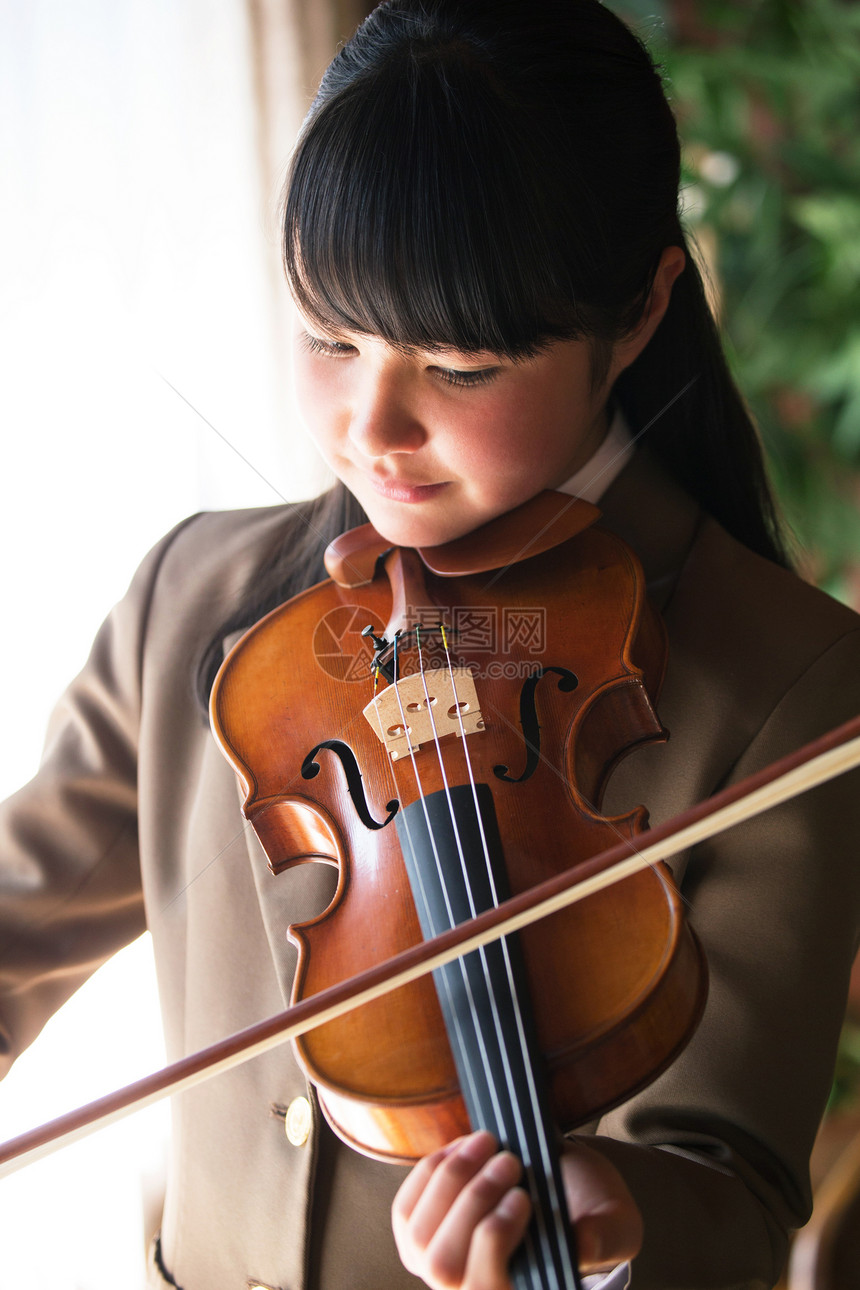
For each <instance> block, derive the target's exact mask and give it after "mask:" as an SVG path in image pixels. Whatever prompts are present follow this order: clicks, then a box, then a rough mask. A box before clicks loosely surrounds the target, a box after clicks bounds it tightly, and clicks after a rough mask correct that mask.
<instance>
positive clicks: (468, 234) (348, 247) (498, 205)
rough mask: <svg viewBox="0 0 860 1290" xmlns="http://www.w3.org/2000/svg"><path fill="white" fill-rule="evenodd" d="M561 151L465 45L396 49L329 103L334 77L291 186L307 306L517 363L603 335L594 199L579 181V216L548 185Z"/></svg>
mask: <svg viewBox="0 0 860 1290" xmlns="http://www.w3.org/2000/svg"><path fill="white" fill-rule="evenodd" d="M335 63H337V60H335ZM564 151H565V149H564V148H563V146H562V144H561V142H560V140H559V138H547V137H546V136H545V132H544V131H543V130H542V128H541V126H540V123H539V122H538V121H537V120H536V119H532V114H531V113H530V112H529V108H528V105H527V104H522V103H514V102H512V101H511V100H510V97H509V96H508V95H507V94H506V93H504V92H502V91H500V90H498V89H497V87H496V85H495V84H494V81H493V78H492V76H491V74H490V73H489V72H488V71H487V69H486V68H485V66H484V65H483V63H482V61H481V59H480V57H476V55H475V52H474V50H473V49H470V48H469V47H468V46H467V45H466V44H465V43H460V42H452V44H451V47H450V48H449V49H448V50H446V56H444V57H441V58H440V57H439V54H438V51H436V53H435V54H434V56H433V57H432V58H431V57H429V56H427V57H422V52H421V50H420V49H419V50H417V51H416V50H415V49H414V48H413V49H412V50H411V51H408V52H407V53H406V54H401V53H400V52H399V51H398V54H396V55H394V56H393V57H390V58H389V60H388V62H387V64H386V65H385V66H384V67H383V68H381V69H377V72H376V75H375V77H374V78H373V81H372V82H371V81H370V80H369V79H368V78H365V77H361V76H359V77H357V78H355V79H354V80H353V81H352V83H351V84H348V85H347V86H346V87H344V88H342V89H340V90H339V92H338V93H337V94H333V95H332V96H331V97H330V98H328V99H326V94H325V82H324V83H323V87H322V90H321V93H320V96H319V98H318V100H317V103H316V104H315V106H314V108H313V109H312V113H311V115H310V117H309V120H308V122H307V123H306V126H305V129H304V132H303V134H302V136H301V138H300V140H299V144H298V147H297V151H296V153H295V156H294V158H293V163H292V167H291V172H290V178H289V182H288V186H287V191H286V197H285V206H284V261H285V269H286V273H287V278H288V281H289V284H290V288H291V290H292V292H293V295H294V297H295V299H296V301H297V303H298V305H299V306H300V308H301V309H302V311H303V312H304V314H305V315H306V316H307V317H308V318H309V319H310V320H312V321H314V322H316V323H318V324H320V325H321V326H322V327H323V328H326V329H330V330H332V331H334V332H335V333H336V332H337V331H338V330H339V329H343V330H346V331H353V332H358V333H363V334H369V335H374V336H381V337H383V338H384V339H385V340H387V341H388V342H389V343H391V344H393V345H398V346H403V347H409V348H413V347H414V348H420V349H429V350H434V349H443V348H452V349H455V350H458V351H461V352H464V353H472V352H479V351H490V352H492V353H496V354H501V355H506V356H508V357H510V358H514V359H516V358H523V357H527V356H528V355H530V354H534V353H536V352H537V351H538V350H540V349H541V348H542V347H544V346H545V345H546V344H548V343H550V342H551V341H552V340H555V339H562V338H563V339H572V338H579V337H585V336H598V337H601V336H602V335H604V334H605V333H606V332H607V328H608V323H607V319H606V318H604V317H603V313H602V311H601V310H600V309H599V308H595V307H594V306H593V305H591V306H590V305H589V303H588V302H589V297H591V299H592V300H593V299H594V298H595V296H596V292H592V290H591V288H592V287H593V286H595V285H596V283H597V282H598V281H599V279H600V275H601V272H602V271H603V272H604V274H605V270H606V263H605V260H604V257H601V256H595V248H598V249H599V248H600V247H601V246H602V245H603V244H604V240H603V238H602V237H601V235H600V232H599V229H600V218H599V211H597V210H596V209H595V207H596V206H597V203H596V202H595V201H594V200H593V199H592V197H591V195H590V194H589V192H588V189H587V187H586V185H585V184H584V183H583V184H582V185H580V187H579V189H578V196H579V201H578V202H577V204H576V205H577V218H576V220H575V221H572V220H571V219H570V217H569V215H568V214H567V212H568V211H569V208H570V203H569V201H566V200H565V201H562V200H558V201H556V200H555V198H554V195H553V194H552V193H549V194H548V193H547V191H546V188H547V184H546V175H547V174H553V173H555V172H557V171H558V170H559V169H560V168H561V169H563V168H564V166H563V163H562V165H561V166H560V164H559V156H560V154H563V153H564ZM539 175H542V176H543V178H542V179H540V180H538V176H539ZM564 186H565V187H566V188H567V189H568V192H569V187H570V176H569V174H568V176H567V178H566V180H565V181H564ZM564 216H566V218H565V224H566V226H565V227H561V226H560V224H559V220H560V217H564ZM574 224H575V226H572V225H574ZM601 261H603V263H601Z"/></svg>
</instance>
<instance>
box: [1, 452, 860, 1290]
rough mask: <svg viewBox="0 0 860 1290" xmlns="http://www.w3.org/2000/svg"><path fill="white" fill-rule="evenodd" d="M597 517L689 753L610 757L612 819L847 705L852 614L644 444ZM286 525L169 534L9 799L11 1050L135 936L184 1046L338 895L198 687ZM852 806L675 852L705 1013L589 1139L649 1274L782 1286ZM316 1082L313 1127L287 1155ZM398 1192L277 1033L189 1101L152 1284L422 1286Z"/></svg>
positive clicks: (841, 946) (828, 804)
mask: <svg viewBox="0 0 860 1290" xmlns="http://www.w3.org/2000/svg"><path fill="white" fill-rule="evenodd" d="M603 505H604V512H605V517H606V522H607V523H608V524H609V525H610V526H611V527H614V528H615V529H617V530H618V531H619V532H620V533H621V534H622V535H623V536H624V537H626V538H627V540H628V541H630V543H631V545H633V547H634V548H635V549H636V550H637V551H638V552H639V554H640V556H641V558H642V560H643V562H644V565H645V568H646V572H647V575H648V578H649V584H650V587H651V591H652V594H653V595H654V597H655V599H656V600H657V601H658V603H659V604H660V606H661V607H662V608H663V610H664V613H665V616H666V622H667V626H668V630H669V639H670V663H669V669H668V674H667V678H666V684H665V688H664V692H663V696H662V700H661V705H660V712H661V717H662V719H663V721H664V723H665V725H666V726H667V727H668V728H669V730H670V731H671V738H670V740H669V742H668V744H666V745H664V746H656V747H652V748H649V749H647V750H644V751H641V752H638V753H636V754H635V755H634V756H631V757H630V758H628V759H627V760H626V761H625V762H624V763H623V764H622V765H621V767H620V768H619V769H618V771H617V772H616V774H615V776H614V778H613V781H612V783H611V786H610V795H609V800H608V802H607V806H608V807H610V808H611V809H614V810H620V809H622V808H626V807H629V806H631V805H633V804H635V803H637V802H639V801H643V802H645V803H647V804H648V806H649V808H650V811H651V815H652V818H653V819H654V820H655V821H660V820H662V819H664V818H667V817H669V816H671V815H672V814H673V813H675V812H676V811H678V810H679V809H681V808H683V807H685V806H687V805H688V804H690V803H692V802H695V801H697V800H698V799H699V798H701V797H703V796H705V795H707V794H708V793H711V792H713V791H714V790H715V789H717V788H719V787H720V786H722V785H723V784H725V783H727V782H729V781H730V780H732V779H733V778H735V777H737V776H742V775H744V774H747V773H748V772H750V771H752V770H755V769H756V768H758V767H760V766H762V765H765V764H766V763H767V762H769V761H770V760H771V759H773V758H775V757H777V756H779V755H780V754H782V753H784V752H786V751H789V750H790V749H792V748H794V747H795V746H797V745H799V744H801V743H803V742H804V741H806V740H807V739H809V738H811V737H812V736H814V735H816V734H819V733H821V732H823V731H825V730H827V729H828V728H830V727H832V726H834V725H836V724H837V723H839V722H840V721H842V720H844V719H846V718H847V717H848V716H852V715H854V714H856V713H857V712H858V711H860V619H858V618H857V617H856V616H855V615H853V614H852V613H850V612H849V611H848V610H847V609H845V608H843V607H841V606H839V605H837V604H836V603H835V602H833V601H831V600H830V599H828V598H827V597H825V596H824V595H822V594H820V593H819V592H817V591H814V590H812V589H810V588H809V587H807V586H805V585H804V584H802V583H801V582H799V581H798V580H797V579H796V578H794V577H793V576H792V575H790V574H787V573H784V572H782V571H780V570H778V569H776V568H775V567H773V566H772V565H770V564H768V563H767V562H765V561H763V560H760V559H759V558H757V557H755V556H753V555H751V554H750V553H749V552H748V551H746V550H745V549H744V548H742V547H740V546H739V545H738V544H737V543H736V542H734V541H733V540H732V539H730V538H728V537H727V536H726V535H725V533H724V532H723V531H722V530H721V529H720V528H719V527H718V526H717V525H716V524H715V523H714V522H713V521H712V520H710V519H709V518H708V517H706V516H702V515H701V514H700V513H699V511H698V509H697V507H696V506H695V505H694V504H693V503H691V502H690V501H689V499H687V498H686V497H685V496H684V495H683V494H682V493H680V492H679V490H677V489H676V488H675V487H674V486H673V485H671V484H670V483H668V482H667V481H666V479H665V478H664V477H663V476H662V475H661V474H660V472H659V471H658V470H657V469H656V468H654V467H653V466H651V465H649V463H648V462H647V460H646V459H645V458H644V457H642V456H639V457H637V458H636V459H635V460H634V462H633V463H632V465H631V466H629V467H628V468H627V469H626V470H625V472H624V473H623V474H622V475H621V476H620V477H619V479H618V480H617V481H616V483H615V484H614V485H613V486H612V488H611V490H610V492H609V493H608V494H607V497H606V498H605V499H604V503H603ZM286 522H288V517H287V514H286V511H285V509H284V508H275V509H271V510H259V511H245V512H234V513H225V514H208V515H201V516H197V517H195V518H193V519H191V520H189V521H187V522H185V523H184V524H182V525H180V526H179V527H178V528H177V529H176V530H175V531H174V532H173V533H171V534H170V535H169V536H168V537H166V538H165V539H164V540H163V541H162V542H161V543H160V544H159V546H158V547H157V548H156V549H155V550H154V551H153V552H152V553H151V554H150V556H149V557H148V558H147V559H146V560H145V561H144V563H143V565H142V566H141V568H140V570H139V571H138V573H137V575H136V577H135V579H134V581H133V583H132V586H131V589H130V591H129V593H128V595H127V597H126V598H125V599H124V601H123V602H122V603H121V604H120V605H119V606H118V607H117V609H116V610H115V611H114V612H113V613H112V614H111V616H110V617H109V619H108V621H107V622H106V624H105V625H104V627H103V628H102V630H101V632H100V634H99V636H98V638H97V640H96V643H95V645H94V648H93V652H92V656H91V658H90V660H89V662H88V664H87V666H86V668H85V669H84V671H83V672H82V674H81V675H80V677H78V679H77V680H76V681H75V682H74V684H73V685H72V686H71V688H70V690H69V692H68V693H67V695H66V696H65V698H64V699H63V700H62V702H61V703H60V705H59V707H58V709H57V712H56V714H55V716H54V718H53V721H52V724H51V728H50V732H49V736H48V743H47V748H46V754H45V761H44V765H43V768H42V770H41V771H40V773H39V775H38V776H37V777H36V779H35V780H34V781H33V782H32V783H31V784H29V785H28V786H27V787H26V788H25V789H23V790H22V791H21V792H20V793H19V794H18V795H17V796H16V797H14V798H13V799H12V800H11V801H10V802H9V803H8V804H7V805H6V806H5V808H4V809H3V812H2V816H0V1049H1V1050H2V1054H3V1055H2V1061H3V1062H4V1063H5V1064H6V1065H8V1064H9V1063H11V1061H12V1060H13V1059H14V1058H15V1056H16V1055H17V1054H18V1053H19V1052H20V1051H21V1050H22V1049H23V1048H24V1047H25V1046H26V1045H27V1044H28V1043H30V1041H31V1040H32V1039H33V1038H34V1036H35V1035H36V1034H37V1033H38V1031H39V1029H40V1027H41V1026H42V1025H43V1024H44V1021H45V1020H46V1018H47V1017H48V1016H49V1015H50V1013H51V1012H53V1010H54V1009H56V1008H57V1007H59V1006H60V1004H61V1003H62V1002H63V1001H64V999H65V998H66V997H67V996H68V995H69V994H71V993H72V991H73V990H74V989H75V988H76V987H77V986H78V985H79V984H80V983H81V982H82V981H83V980H84V979H85V978H86V977H87V976H88V975H89V974H90V973H91V972H92V971H94V969H95V968H96V967H98V966H99V964H100V963H101V962H103V961H104V960H105V959H106V958H107V957H108V956H109V955H110V954H112V953H113V952H114V951H115V950H116V949H117V948H119V947H120V946H121V945H123V944H125V943H126V942H128V941H129V940H130V939H131V938H133V937H135V936H136V935H138V934H139V933H140V932H141V931H142V930H143V929H144V927H145V926H148V927H149V928H150V929H151V931H152V935H153V939H154V945H155V954H156V960H157V965H158V973H159V984H160V990H161V996H162V1006H163V1011H164V1024H165V1029H166V1035H167V1044H168V1051H169V1056H170V1057H171V1058H175V1057H178V1056H180V1055H182V1054H184V1053H188V1052H191V1051H194V1050H196V1049H197V1048H200V1047H202V1046H204V1045H206V1044H210V1043H212V1042H213V1041H215V1040H217V1039H219V1038H221V1037H222V1036H224V1035H226V1034H228V1033H230V1032H232V1031H235V1030H238V1029H240V1028H241V1027H244V1026H247V1025H249V1024H251V1023H253V1022H255V1021H257V1020H259V1019H260V1018H262V1017H265V1016H267V1015H270V1014H272V1013H274V1012H276V1011H278V1010H280V1009H281V1008H282V1007H283V1006H284V1004H285V1002H286V1000H287V999H288V996H289V988H290V980H291V976H292V972H293V968H294V963H295V954H294V950H293V949H292V947H291V946H290V944H289V943H288V941H287V939H286V937H285V928H286V927H287V926H288V925H289V924H290V923H293V922H296V921H301V920H303V919H305V918H307V917H309V916H310V915H311V914H312V913H314V912H315V911H317V910H319V909H322V908H323V907H324V906H325V905H326V903H327V902H328V899H329V897H330V894H331V890H332V873H331V870H326V869H325V868H324V867H323V866H316V865H305V866H302V867H301V868H299V869H298V870H297V871H296V872H290V873H287V874H282V875H280V877H279V878H277V879H275V878H273V876H272V875H271V874H270V873H269V871H268V869H267V867H266V864H265V859H264V856H263V854H262V851H261V849H260V847H259V844H258V843H257V842H256V840H255V837H254V835H253V833H252V831H251V830H250V829H249V827H248V826H247V825H246V823H245V822H244V820H243V818H242V816H241V814H240V809H239V803H240V795H239V790H238V785H237V782H236V780H235V777H234V775H233V772H232V770H231V769H230V768H229V767H228V766H227V764H226V763H225V761H224V759H223V757H222V755H221V753H220V752H219V750H218V749H217V747H216V746H215V744H214V742H213V740H212V738H211V736H210V734H209V732H208V730H207V728H206V726H205V723H204V721H203V719H202V718H201V715H200V713H199V711H198V709H197V707H196V706H195V699H194V696H193V692H192V683H191V674H192V670H193V666H194V660H195V657H196V654H197V651H198V649H199V648H200V646H201V645H202V644H203V643H204V642H205V641H206V640H207V639H208V638H209V637H210V636H211V634H212V633H213V632H214V631H215V630H216V628H217V626H218V624H219V623H221V622H223V621H225V620H226V618H227V616H228V614H229V612H230V611H231V609H232V608H233V606H234V605H235V603H236V601H237V598H239V597H240V596H241V594H242V589H243V587H244V586H245V584H246V581H247V580H248V578H249V577H250V576H251V575H252V573H253V571H254V569H255V567H256V564H257V562H258V560H259V557H260V553H261V551H262V550H263V549H264V548H265V546H266V545H267V543H268V542H269V541H270V539H271V536H272V534H273V533H274V532H275V531H276V529H278V528H279V526H281V525H283V524H284V523H286ZM858 799H860V777H858V774H857V773H856V772H855V773H853V774H852V775H850V776H847V777H844V778H843V779H842V780H840V781H836V782H834V783H832V784H830V785H828V786H826V787H823V788H820V789H817V790H815V791H814V792H813V793H811V794H809V795H808V796H807V797H806V798H804V799H803V800H802V801H798V802H796V803H793V804H790V805H787V806H783V807H781V808H779V809H778V810H777V811H774V812H772V813H771V815H770V816H769V817H767V818H764V819H760V820H758V821H756V822H753V823H750V824H747V825H744V826H742V827H740V828H737V829H735V830H734V831H733V833H732V834H731V836H726V837H724V838H723V839H721V840H719V841H716V842H714V843H710V844H707V845H705V846H702V847H701V848H699V849H698V850H697V851H696V852H695V853H694V854H691V855H689V856H688V855H683V856H679V857H678V858H677V860H676V861H675V862H674V868H675V870H676V872H677V874H678V875H679V877H681V878H682V880H683V887H682V889H683V892H684V895H685V897H686V900H687V901H688V904H689V910H690V916H691V918H692V920H693V922H694V925H695V927H696V929H697V931H698V934H699V936H700V938H701V940H702V942H703V944H704V947H705V950H706V953H707V956H708V960H709V965H710V975H711V988H710V996H709V1001H708V1005H707V1009H706V1013H705V1016H704V1019H703V1021H702V1024H701V1026H700V1028H699V1030H698V1032H697V1034H696V1035H695V1037H694V1039H693V1040H692V1042H691V1043H690V1045H689V1047H688V1048H687V1049H686V1051H685V1052H684V1053H683V1055H682V1056H681V1057H680V1058H679V1059H678V1060H677V1061H676V1062H675V1064H674V1065H673V1066H672V1067H671V1069H670V1070H669V1071H667V1072H666V1073H665V1074H664V1075H663V1076H662V1077H661V1078H659V1079H658V1080H657V1081H656V1082H655V1083H654V1084H653V1085H652V1086H651V1087H650V1088H649V1089H647V1090H646V1091H645V1092H643V1093H641V1094H640V1095H638V1096H637V1097H635V1098H633V1099H632V1100H631V1101H630V1102H629V1103H628V1104H627V1105H625V1106H623V1107H621V1108H619V1109H618V1110H616V1111H615V1112H613V1113H612V1114H610V1115H608V1116H606V1117H605V1118H604V1119H603V1121H602V1122H601V1123H600V1124H599V1125H598V1126H596V1127H597V1132H598V1134H599V1135H600V1136H599V1137H598V1138H597V1139H596V1142H597V1144H598V1145H599V1147H600V1149H601V1150H603V1151H605V1152H606V1154H607V1155H609V1156H611V1157H612V1158H613V1159H615V1160H616V1161H617V1162H618V1164H619V1165H620V1167H621V1168H622V1170H623V1171H624V1172H625V1174H626V1176H627V1177H628V1179H629V1180H630V1184H631V1186H632V1188H633V1190H634V1193H635V1194H636V1196H637V1198H638V1200H639V1203H640V1204H641V1206H642V1209H643V1212H644V1215H645V1225H646V1238H645V1247H644V1250H643V1252H642V1255H641V1257H640V1258H638V1259H637V1260H636V1262H635V1266H634V1285H635V1286H636V1287H637V1290H640V1288H641V1290H647V1288H648V1287H659V1288H660V1290H670V1287H671V1288H677V1290H705V1288H706V1287H707V1288H714V1290H715V1288H717V1287H721V1288H723V1290H728V1288H729V1287H731V1288H732V1290H740V1288H741V1287H743V1288H744V1290H761V1288H762V1287H766V1286H771V1285H772V1284H773V1282H774V1281H775V1280H776V1278H777V1275H778V1273H779V1270H780V1267H781V1264H782V1261H783V1258H784V1253H785V1244H786V1231H787V1229H789V1228H790V1227H792V1226H795V1225H797V1224H800V1223H802V1222H803V1221H804V1219H805V1217H806V1215H807V1213H808V1209H809V1188H808V1179H807V1172H806V1161H807V1158H808V1154H809V1150H810V1146H811V1143H812V1139H813V1135H814V1133H815V1129H816V1125H817V1122H818V1119H819V1116H820V1114H821V1111H822V1107H823V1105H824V1101H825V1099H826V1096H827V1092H828V1088H829V1081H830V1075H831V1068H832V1062H833V1052H834V1046H835V1043H836V1039H837V1035H838V1031H839V1025H840V1020H841V1017H842V1014H843V1009H844V1002H845V995H846V989H847V980H848V973H849V968H850V964H851V960H852V957H853V954H854V951H855V948H856V945H857V940H858V927H860V863H858V858H857V843H856V841H855V837H856V832H857V823H858V813H857V805H856V804H857V801H858ZM302 1096H303V1097H308V1098H309V1100H310V1105H311V1123H310V1126H309V1128H310V1132H309V1135H308V1137H307V1139H306V1141H304V1142H303V1143H300V1144H297V1145H293V1144H292V1143H291V1142H290V1141H289V1140H288V1138H287V1136H286V1135H285V1132H284V1120H285V1116H286V1113H287V1110H288V1108H289V1107H290V1106H291V1104H293V1102H294V1100H295V1099H296V1098H298V1097H302ZM294 1136H296V1135H294ZM298 1136H299V1137H301V1135H298ZM401 1177H402V1171H401V1170H400V1169H399V1168H396V1167H392V1166H388V1165H383V1164H379V1163H375V1162H371V1161H368V1160H366V1159H364V1158H363V1157H360V1156H358V1155H356V1154H354V1153H353V1152H351V1151H349V1150H348V1149H346V1148H344V1147H341V1146H340V1145H339V1144H338V1143H337V1142H336V1141H335V1139H334V1138H333V1136H332V1134H331V1133H330V1131H329V1130H328V1129H327V1128H326V1127H325V1126H324V1125H323V1124H321V1123H320V1117H319V1113H318V1110H317V1107H316V1102H315V1100H314V1098H313V1095H312V1094H311V1093H310V1091H309V1090H308V1088H307V1085H306V1082H305V1079H304V1077H303V1076H302V1074H301V1072H300V1070H299V1069H298V1067H297V1066H296V1064H295V1062H294V1060H293V1058H292V1056H291V1053H290V1051H289V1050H288V1049H281V1050H279V1051H277V1052H274V1053H271V1054H269V1055H267V1056H265V1057H261V1058H257V1059H255V1060H254V1061H253V1062H250V1063H248V1064H247V1065H245V1066H243V1067H241V1068H239V1069H238V1070H236V1071H234V1072H233V1073H230V1074H227V1075H223V1076H221V1077H219V1078H218V1079H216V1080H214V1081H212V1082H210V1083H209V1084H207V1085H204V1086H202V1087H201V1088H199V1089H197V1090H195V1091H192V1092H189V1093H186V1094H183V1095H182V1096H181V1097H179V1098H177V1099H176V1107H175V1132H174V1138H173V1148H172V1157H171V1161H170V1173H169V1180H168V1191H167V1202H166V1207H165V1213H164V1223H163V1228H162V1237H161V1242H160V1246H159V1248H158V1250H157V1251H156V1252H155V1254H154V1260H153V1269H152V1278H153V1282H152V1283H153V1285H164V1284H176V1285H179V1286H181V1287H183V1288H184V1290H242V1288H244V1287H247V1286H249V1285H257V1286H263V1287H272V1288H275V1290H303V1288H305V1287H307V1288H308V1290H311V1288H319V1287H322V1288H323V1290H381V1288H382V1287H384V1288H385V1290H399V1288H400V1287H404V1288H405V1287H407V1286H414V1285H417V1284H418V1283H417V1282H416V1281H415V1280H414V1278H412V1277H410V1276H409V1275H407V1274H406V1273H405V1272H404V1271H403V1270H402V1269H401V1268H400V1267H399V1264H398V1261H397V1257H396V1253H395V1251H394V1247H393V1243H392V1240H391V1236H390V1228H389V1220H388V1206H389V1203H390V1200H391V1197H392V1195H393V1193H394V1191H395V1190H396V1187H397V1186H398V1184H399V1182H400V1180H401ZM311 1214H312V1215H313V1219H312V1221H311V1219H310V1216H311ZM170 1278H172V1279H170Z"/></svg>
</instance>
